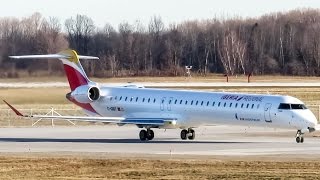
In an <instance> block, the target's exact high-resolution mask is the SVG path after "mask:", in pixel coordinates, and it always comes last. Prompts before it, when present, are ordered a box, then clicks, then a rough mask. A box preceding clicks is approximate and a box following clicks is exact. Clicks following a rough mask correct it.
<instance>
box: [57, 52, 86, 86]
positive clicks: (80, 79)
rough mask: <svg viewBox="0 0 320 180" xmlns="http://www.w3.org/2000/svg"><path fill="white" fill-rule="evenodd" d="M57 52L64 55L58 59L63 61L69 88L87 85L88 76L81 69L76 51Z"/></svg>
mask: <svg viewBox="0 0 320 180" xmlns="http://www.w3.org/2000/svg"><path fill="white" fill-rule="evenodd" d="M58 54H60V55H62V56H64V57H66V58H59V59H60V60H61V61H62V63H63V66H64V70H65V72H66V76H67V78H68V81H69V85H70V89H71V90H72V91H73V90H75V89H76V88H77V87H79V86H82V85H87V84H88V83H89V82H90V80H89V78H88V77H87V75H86V73H85V72H84V70H83V67H82V65H81V63H80V61H79V57H78V54H77V52H76V51H74V50H65V51H61V52H59V53H58Z"/></svg>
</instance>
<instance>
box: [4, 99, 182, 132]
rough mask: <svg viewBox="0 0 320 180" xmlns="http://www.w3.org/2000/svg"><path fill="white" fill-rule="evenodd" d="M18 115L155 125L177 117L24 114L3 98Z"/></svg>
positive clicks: (174, 121)
mask: <svg viewBox="0 0 320 180" xmlns="http://www.w3.org/2000/svg"><path fill="white" fill-rule="evenodd" d="M3 102H4V103H6V104H7V105H8V106H9V107H10V109H11V110H12V111H14V112H15V114H16V115H17V116H20V117H24V118H32V119H50V120H52V119H55V120H73V121H83V122H103V123H114V124H119V125H125V124H135V125H153V126H163V125H165V124H171V125H175V124H176V121H177V119H176V118H125V117H90V116H50V115H48V116H47V115H24V114H22V113H21V112H20V111H18V110H17V109H16V108H14V107H13V106H12V105H11V104H9V103H8V102H7V101H5V100H3Z"/></svg>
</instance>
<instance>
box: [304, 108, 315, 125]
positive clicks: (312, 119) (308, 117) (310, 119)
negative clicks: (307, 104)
mask: <svg viewBox="0 0 320 180" xmlns="http://www.w3.org/2000/svg"><path fill="white" fill-rule="evenodd" d="M304 118H305V120H306V121H307V123H308V124H309V127H313V128H314V127H316V125H317V124H318V120H317V118H316V117H315V116H314V114H313V113H312V112H311V111H309V112H308V114H307V115H306V117H304Z"/></svg>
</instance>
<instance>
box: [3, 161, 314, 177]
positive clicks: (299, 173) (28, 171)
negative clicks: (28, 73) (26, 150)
mask: <svg viewBox="0 0 320 180" xmlns="http://www.w3.org/2000/svg"><path fill="white" fill-rule="evenodd" d="M319 165H320V162H317V161H310V162H309V161H306V162H303V161H299V162H294V161H290V162H285V161H275V162H271V161H250V160H248V161H230V160H143V159H127V160H122V159H87V158H84V159H82V158H61V157H60V158H51V157H50V158H43V157H39V158H36V157H31V158H30V157H26V158H23V157H1V158H0V179H231V178H236V179H292V178H298V179H317V178H318V177H319V175H320V172H319V169H318V168H319Z"/></svg>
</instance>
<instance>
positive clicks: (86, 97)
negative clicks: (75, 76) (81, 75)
mask: <svg viewBox="0 0 320 180" xmlns="http://www.w3.org/2000/svg"><path fill="white" fill-rule="evenodd" d="M71 97H72V98H74V99H75V100H76V101H77V102H79V103H91V102H93V101H96V100H98V99H99V98H100V89H99V88H98V87H95V86H88V85H83V86H79V87H77V88H76V89H75V90H74V91H73V92H72V93H71Z"/></svg>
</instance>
